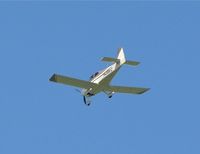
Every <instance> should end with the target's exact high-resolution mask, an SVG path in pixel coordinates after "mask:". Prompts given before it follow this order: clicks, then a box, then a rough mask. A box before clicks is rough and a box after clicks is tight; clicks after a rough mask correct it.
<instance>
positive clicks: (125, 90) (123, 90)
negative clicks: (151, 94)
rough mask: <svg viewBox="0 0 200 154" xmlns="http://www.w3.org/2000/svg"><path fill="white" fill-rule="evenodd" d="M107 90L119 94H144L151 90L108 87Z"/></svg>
mask: <svg viewBox="0 0 200 154" xmlns="http://www.w3.org/2000/svg"><path fill="white" fill-rule="evenodd" d="M105 90H106V91H112V92H118V93H130V94H143V93H144V92H146V91H147V90H149V88H138V87H122V86H108V87H107V88H106V89H105Z"/></svg>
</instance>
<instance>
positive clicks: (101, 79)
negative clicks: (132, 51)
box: [49, 48, 149, 106]
mask: <svg viewBox="0 0 200 154" xmlns="http://www.w3.org/2000/svg"><path fill="white" fill-rule="evenodd" d="M101 60H102V61H106V62H113V64H112V65H111V66H109V67H107V68H106V69H104V70H101V71H98V72H96V73H95V74H93V75H92V76H91V77H90V80H89V81H84V80H80V79H75V78H71V77H67V76H62V75H58V74H53V76H52V77H51V78H50V79H49V80H50V81H53V82H58V83H62V84H66V85H70V86H75V87H79V88H82V90H81V91H80V93H81V94H82V95H83V100H84V103H85V104H86V105H88V106H89V105H90V103H91V99H90V97H91V96H94V95H96V94H98V93H100V92H104V93H105V94H106V95H108V97H109V98H111V97H112V95H113V94H114V93H130V94H142V93H144V92H146V91H147V90H149V88H138V87H122V86H112V85H110V82H111V80H112V79H113V77H114V76H115V75H116V73H117V72H118V71H119V69H120V68H121V66H122V65H123V64H127V65H132V66H136V65H138V64H139V62H136V61H130V60H126V58H125V55H124V51H123V48H119V50H118V55H117V58H110V57H103V58H102V59H101Z"/></svg>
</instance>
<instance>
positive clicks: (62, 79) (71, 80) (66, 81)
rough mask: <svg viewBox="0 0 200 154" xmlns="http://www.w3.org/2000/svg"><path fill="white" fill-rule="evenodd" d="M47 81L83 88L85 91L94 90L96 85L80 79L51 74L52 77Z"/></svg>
mask: <svg viewBox="0 0 200 154" xmlns="http://www.w3.org/2000/svg"><path fill="white" fill-rule="evenodd" d="M49 80H50V81H53V82H58V83H63V84H66V85H70V86H75V87H80V88H85V89H88V88H94V87H96V86H97V84H96V83H92V82H89V81H84V80H80V79H75V78H71V77H67V76H62V75H58V74H53V76H52V77H51V78H50V79H49Z"/></svg>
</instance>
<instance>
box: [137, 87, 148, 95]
mask: <svg viewBox="0 0 200 154" xmlns="http://www.w3.org/2000/svg"><path fill="white" fill-rule="evenodd" d="M149 90H150V88H146V89H144V90H143V91H141V92H140V93H139V94H143V93H145V92H147V91H149Z"/></svg>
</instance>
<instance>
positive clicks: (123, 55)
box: [117, 48, 126, 65]
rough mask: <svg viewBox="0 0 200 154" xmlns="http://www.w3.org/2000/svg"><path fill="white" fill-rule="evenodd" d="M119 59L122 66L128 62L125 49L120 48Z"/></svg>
mask: <svg viewBox="0 0 200 154" xmlns="http://www.w3.org/2000/svg"><path fill="white" fill-rule="evenodd" d="M117 59H119V60H120V65H122V64H124V63H125V62H126V58H125V54H124V50H123V48H119V50H118V54H117Z"/></svg>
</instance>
